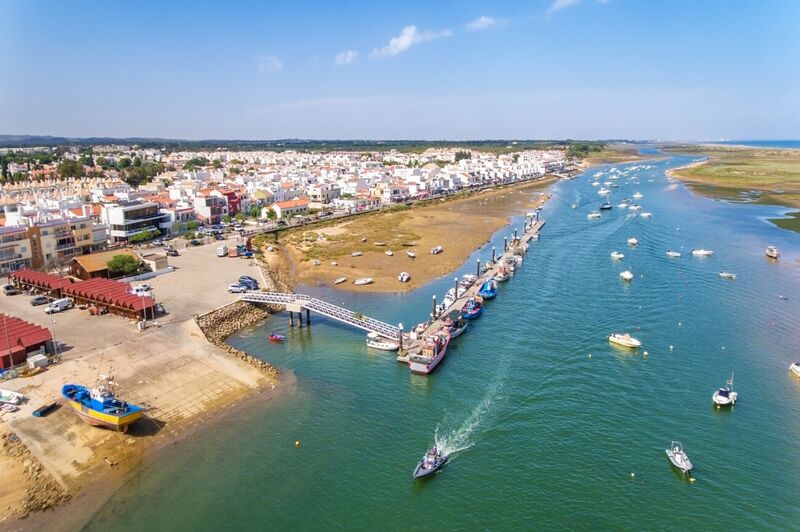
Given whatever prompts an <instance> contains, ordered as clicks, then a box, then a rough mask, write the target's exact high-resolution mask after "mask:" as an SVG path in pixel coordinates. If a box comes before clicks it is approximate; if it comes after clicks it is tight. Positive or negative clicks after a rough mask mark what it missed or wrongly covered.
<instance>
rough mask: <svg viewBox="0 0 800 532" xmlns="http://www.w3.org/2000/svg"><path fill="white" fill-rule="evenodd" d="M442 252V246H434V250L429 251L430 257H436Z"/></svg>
mask: <svg viewBox="0 0 800 532" xmlns="http://www.w3.org/2000/svg"><path fill="white" fill-rule="evenodd" d="M442 251H444V248H443V247H442V246H436V247H435V248H432V249H431V255H438V254H439V253H441V252H442Z"/></svg>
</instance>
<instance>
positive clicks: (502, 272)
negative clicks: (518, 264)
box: [493, 264, 511, 283]
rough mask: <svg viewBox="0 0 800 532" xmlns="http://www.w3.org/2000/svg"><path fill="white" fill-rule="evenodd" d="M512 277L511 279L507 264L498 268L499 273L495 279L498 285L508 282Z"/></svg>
mask: <svg viewBox="0 0 800 532" xmlns="http://www.w3.org/2000/svg"><path fill="white" fill-rule="evenodd" d="M510 277H511V273H510V272H509V271H508V268H506V266H505V264H501V265H500V266H499V267H498V268H497V273H495V274H494V277H493V279H494V280H495V281H497V282H498V283H502V282H505V281H508V279H509V278H510Z"/></svg>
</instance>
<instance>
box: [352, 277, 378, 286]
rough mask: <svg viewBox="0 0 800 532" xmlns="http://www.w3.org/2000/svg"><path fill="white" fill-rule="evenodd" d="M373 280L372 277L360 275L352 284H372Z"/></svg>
mask: <svg viewBox="0 0 800 532" xmlns="http://www.w3.org/2000/svg"><path fill="white" fill-rule="evenodd" d="M374 282H375V280H374V279H373V278H372V277H362V278H361V279H356V280H355V281H353V284H354V285H357V286H363V285H365V284H372V283H374Z"/></svg>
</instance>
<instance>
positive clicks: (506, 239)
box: [503, 236, 508, 253]
mask: <svg viewBox="0 0 800 532" xmlns="http://www.w3.org/2000/svg"><path fill="white" fill-rule="evenodd" d="M506 251H508V237H507V236H504V237H503V253H505V252H506Z"/></svg>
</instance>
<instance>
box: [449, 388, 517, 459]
mask: <svg viewBox="0 0 800 532" xmlns="http://www.w3.org/2000/svg"><path fill="white" fill-rule="evenodd" d="M503 382H504V379H503V378H502V377H498V378H495V380H494V381H492V383H491V384H490V385H489V388H488V390H487V391H486V395H484V397H483V399H482V400H481V402H480V403H478V404H477V405H476V406H475V408H473V409H472V412H470V414H469V416H468V417H467V419H465V420H464V421H463V422H462V423H461V425H460V426H459V427H457V428H456V429H454V430H448V428H447V427H446V426H444V427H443V426H442V425H436V431H435V433H434V442H435V443H436V446H437V447H438V448H439V449H441V450H442V452H444V454H446V455H452V454H453V453H457V452H460V451H466V450H467V449H469V448H470V447H472V446H473V445H474V444H475V438H474V436H475V435H476V434H477V433H478V431H479V430H480V429H481V428H482V427H483V426H485V424H486V421H487V420H488V419H489V417H490V415H491V413H492V411H493V410H494V408H493V407H494V405H495V403H496V402H497V400H498V399H499V397H500V392H501V391H502V389H503Z"/></svg>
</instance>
